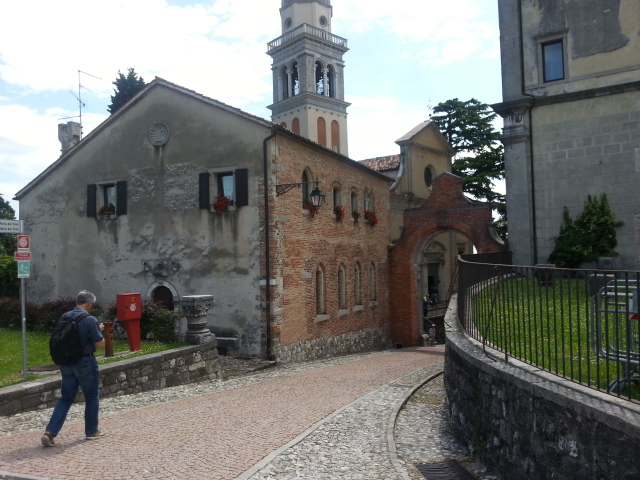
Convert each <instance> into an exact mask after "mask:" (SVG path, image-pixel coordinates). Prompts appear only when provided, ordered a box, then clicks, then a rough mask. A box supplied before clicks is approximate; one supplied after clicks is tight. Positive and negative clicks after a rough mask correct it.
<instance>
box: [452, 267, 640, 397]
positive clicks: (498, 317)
mask: <svg viewBox="0 0 640 480" xmlns="http://www.w3.org/2000/svg"><path fill="white" fill-rule="evenodd" d="M474 257H475V256H474V255H466V256H461V257H459V258H458V262H459V265H458V268H459V281H458V318H459V320H460V323H461V325H462V327H463V328H464V330H465V331H466V332H467V334H469V335H470V336H471V337H473V338H475V339H476V340H478V341H480V342H482V343H483V345H486V346H490V347H491V348H492V349H494V350H497V351H499V352H501V353H502V354H503V355H504V358H505V360H507V361H508V360H509V358H510V357H512V358H517V359H519V360H521V361H523V362H526V363H528V364H531V365H535V366H537V367H539V368H541V369H543V370H545V371H548V372H550V373H553V374H555V375H559V376H561V377H563V378H566V379H569V380H572V381H575V382H577V383H580V384H583V385H586V386H588V387H591V388H594V389H597V390H602V391H606V392H608V393H610V394H612V395H616V396H620V397H623V398H626V399H628V400H632V401H636V402H640V372H639V370H640V369H639V363H640V343H639V342H640V335H639V320H638V296H639V295H638V293H639V291H640V272H637V271H620V270H616V271H609V270H577V269H561V268H554V267H553V266H536V267H526V266H515V265H510V264H509V262H506V260H507V258H506V257H494V258H493V261H492V258H491V257H490V256H489V257H487V256H483V257H478V258H477V260H480V261H474V260H476V258H474Z"/></svg>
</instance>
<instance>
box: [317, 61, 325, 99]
mask: <svg viewBox="0 0 640 480" xmlns="http://www.w3.org/2000/svg"><path fill="white" fill-rule="evenodd" d="M323 70H324V68H322V63H320V62H316V93H317V94H318V95H324V71H323Z"/></svg>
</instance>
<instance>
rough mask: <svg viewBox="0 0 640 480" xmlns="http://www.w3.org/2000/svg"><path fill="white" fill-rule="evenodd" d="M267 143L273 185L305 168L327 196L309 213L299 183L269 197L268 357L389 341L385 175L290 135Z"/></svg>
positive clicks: (296, 177) (306, 355)
mask: <svg viewBox="0 0 640 480" xmlns="http://www.w3.org/2000/svg"><path fill="white" fill-rule="evenodd" d="M271 143H272V145H271V147H270V150H269V152H270V153H269V158H270V162H271V164H270V165H269V169H270V171H271V178H270V181H271V182H273V184H280V185H281V184H289V183H299V182H302V176H303V172H306V173H307V176H308V178H309V179H310V180H314V181H315V179H316V178H317V179H318V180H319V181H320V182H321V183H320V184H319V187H320V189H321V190H322V191H323V192H324V193H325V195H326V199H325V204H324V206H323V207H322V208H320V210H319V211H318V212H317V214H315V215H311V214H310V213H309V212H308V211H307V210H304V209H303V208H302V189H301V188H294V189H292V190H291V191H289V192H288V193H286V194H283V195H280V196H273V197H272V198H271V201H272V202H273V203H272V204H271V205H270V221H271V225H270V250H271V252H270V253H271V282H270V284H271V285H272V286H271V287H270V288H271V295H272V299H271V300H272V307H271V312H272V317H271V333H272V339H273V354H274V355H275V356H276V358H278V359H279V360H281V361H286V360H287V359H289V360H293V359H295V360H303V359H311V358H321V357H326V356H330V355H335V354H344V353H351V352H355V351H363V350H370V349H371V347H372V346H375V347H376V348H382V347H383V346H386V345H388V334H387V332H388V321H389V302H388V280H387V279H388V268H387V267H388V263H387V245H388V243H389V233H388V232H389V181H388V179H387V178H386V177H384V176H383V175H381V174H378V173H376V172H373V171H372V170H369V169H368V168H366V167H363V166H362V165H359V164H357V163H356V162H353V161H351V160H348V159H346V158H345V157H341V156H339V155H333V154H331V153H330V152H327V151H326V150H324V149H320V148H314V147H313V146H312V145H310V144H308V143H304V142H300V141H298V140H297V139H295V138H292V137H289V136H284V135H279V136H278V137H277V138H276V139H275V140H274V141H272V142H271ZM313 188H315V185H309V188H308V191H309V192H310V191H311V190H313ZM334 189H338V190H339V191H340V193H341V195H340V196H341V198H342V200H341V202H340V201H339V202H338V203H341V204H342V205H343V207H344V210H345V215H344V218H343V219H342V221H338V220H337V219H336V217H335V214H334V209H333V207H334V195H333V190H334ZM352 193H354V194H355V195H356V196H357V198H358V212H359V213H360V218H359V219H358V221H357V222H354V221H353V218H352V216H351V210H352V208H351V194H352ZM368 193H370V194H372V197H373V199H374V200H373V201H374V208H375V211H376V214H377V220H378V223H377V224H376V225H371V224H370V223H368V222H366V221H365V220H364V210H365V195H366V194H368ZM340 270H342V272H343V275H344V293H345V296H344V305H343V308H341V307H340V305H339V298H340V291H339V290H340V289H339V271H340ZM318 271H321V272H322V273H321V277H322V278H323V279H324V288H323V290H324V309H320V310H319V309H318V305H317V303H318V302H317V292H318V288H319V287H318V278H319V275H318ZM357 272H359V281H358V280H357V279H356V277H358V275H357ZM372 281H373V282H374V283H375V287H373V286H372ZM358 283H359V294H358V288H357V287H356V285H357V284H358ZM329 339H334V340H336V341H332V340H329ZM337 339H340V340H337ZM331 345H332V347H331Z"/></svg>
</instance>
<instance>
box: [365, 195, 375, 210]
mask: <svg viewBox="0 0 640 480" xmlns="http://www.w3.org/2000/svg"><path fill="white" fill-rule="evenodd" d="M364 209H365V210H369V211H370V212H375V211H376V203H375V201H374V198H373V191H372V190H368V191H367V192H366V193H365V194H364Z"/></svg>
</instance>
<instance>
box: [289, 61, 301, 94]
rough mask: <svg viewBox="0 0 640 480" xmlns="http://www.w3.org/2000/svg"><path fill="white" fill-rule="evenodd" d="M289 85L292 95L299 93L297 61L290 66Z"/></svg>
mask: <svg viewBox="0 0 640 480" xmlns="http://www.w3.org/2000/svg"><path fill="white" fill-rule="evenodd" d="M291 86H292V90H293V95H299V94H300V80H299V79H298V63H297V62H294V64H293V66H292V68H291Z"/></svg>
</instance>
